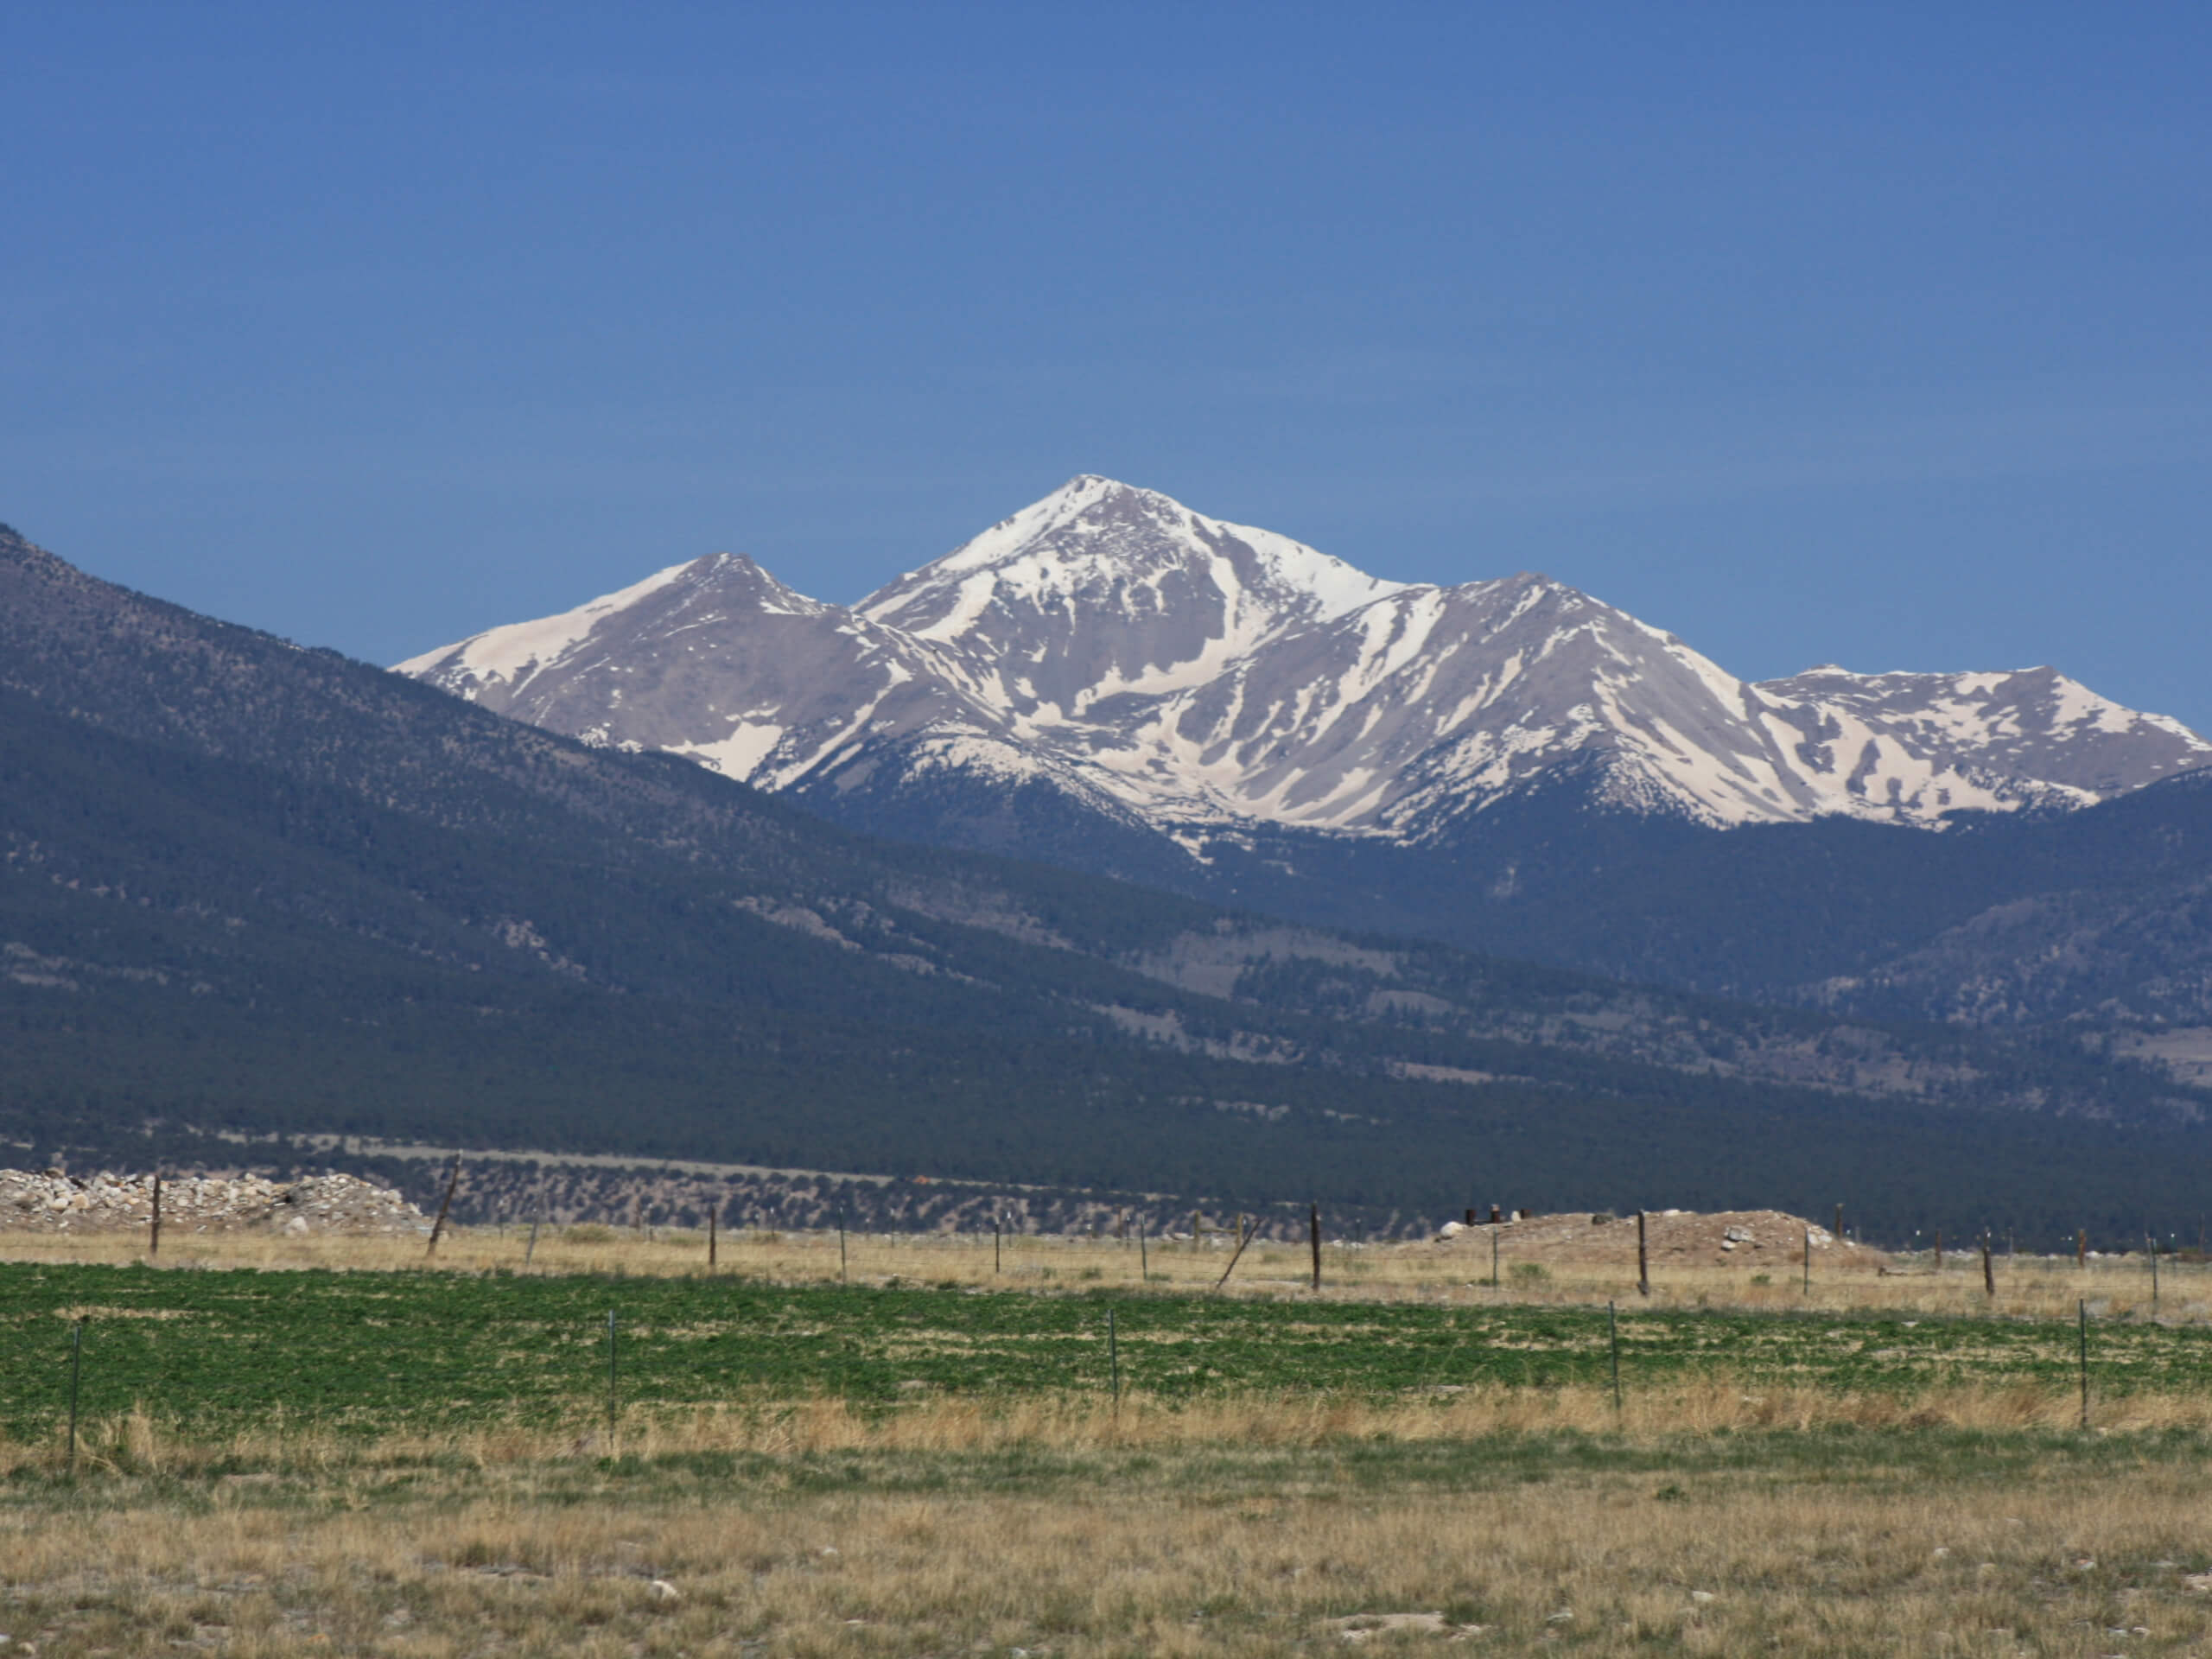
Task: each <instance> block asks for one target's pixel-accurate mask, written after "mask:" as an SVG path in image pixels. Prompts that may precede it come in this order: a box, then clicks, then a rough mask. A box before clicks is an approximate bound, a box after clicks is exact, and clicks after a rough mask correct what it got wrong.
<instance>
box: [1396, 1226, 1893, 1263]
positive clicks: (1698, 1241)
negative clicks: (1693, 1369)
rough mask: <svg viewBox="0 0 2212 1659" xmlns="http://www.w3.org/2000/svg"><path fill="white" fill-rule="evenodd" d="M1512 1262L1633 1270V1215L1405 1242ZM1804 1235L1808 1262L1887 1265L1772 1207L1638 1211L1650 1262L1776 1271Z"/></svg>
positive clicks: (1796, 1256)
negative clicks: (1493, 1240) (1810, 1255)
mask: <svg viewBox="0 0 2212 1659" xmlns="http://www.w3.org/2000/svg"><path fill="white" fill-rule="evenodd" d="M1493 1235H1495V1236H1496V1238H1497V1246H1498V1249H1499V1253H1500V1254H1501V1255H1509V1256H1510V1259H1511V1261H1512V1262H1514V1263H1515V1264H1516V1266H1517V1265H1519V1264H1522V1263H1524V1262H1535V1263H1538V1264H1540V1265H1542V1266H1545V1267H1554V1266H1556V1267H1577V1268H1580V1267H1616V1268H1623V1269H1624V1270H1625V1271H1627V1272H1628V1273H1630V1274H1633V1273H1634V1272H1635V1270H1636V1217H1634V1216H1633V1215H1628V1216H1614V1215H1609V1214H1605V1213H1602V1212H1600V1213H1596V1214H1593V1213H1592V1212H1591V1211H1586V1210H1574V1211H1567V1212H1565V1213H1563V1214H1559V1215H1548V1216H1524V1217H1521V1218H1520V1219H1519V1220H1516V1221H1499V1222H1494V1223H1493V1222H1478V1223H1477V1224H1475V1225H1474V1226H1471V1227H1469V1226H1463V1225H1461V1224H1458V1223H1450V1224H1446V1227H1445V1230H1444V1231H1443V1233H1442V1234H1441V1235H1440V1236H1438V1237H1437V1238H1435V1239H1434V1240H1433V1241H1431V1242H1430V1243H1427V1244H1417V1245H1411V1246H1408V1247H1407V1248H1408V1249H1414V1250H1425V1251H1428V1252H1431V1253H1434V1254H1440V1255H1461V1254H1464V1255H1468V1256H1470V1257H1471V1258H1472V1259H1473V1261H1474V1262H1476V1264H1477V1265H1478V1266H1479V1267H1480V1268H1482V1269H1483V1270H1484V1271H1487V1270H1488V1268H1489V1266H1490V1253H1491V1238H1492V1236H1493ZM1808 1239H1809V1240H1810V1241H1811V1244H1812V1252H1813V1265H1814V1267H1815V1268H1816V1269H1818V1270H1820V1271H1822V1272H1825V1273H1833V1272H1834V1271H1835V1270H1836V1269H1838V1268H1841V1269H1843V1270H1845V1271H1857V1272H1863V1273H1867V1274H1875V1273H1878V1272H1879V1271H1880V1270H1881V1269H1882V1268H1885V1267H1887V1266H1889V1265H1890V1255H1889V1253H1888V1252H1887V1251H1885V1250H1878V1249H1872V1247H1870V1246H1868V1245H1865V1244H1860V1243H1856V1242H1854V1241H1853V1240H1850V1239H1839V1238H1837V1237H1836V1236H1835V1235H1834V1233H1832V1232H1830V1231H1829V1230H1827V1228H1825V1227H1823V1226H1821V1224H1819V1223H1818V1222H1815V1221H1808V1220H1806V1219H1805V1217H1802V1216H1793V1215H1790V1214H1788V1213H1787V1212H1786V1211H1780V1210H1710V1211H1695V1210H1650V1211H1645V1212H1644V1250H1645V1255H1646V1257H1647V1259H1648V1260H1649V1263H1650V1265H1651V1267H1652V1268H1654V1269H1655V1270H1656V1269H1658V1268H1681V1267H1700V1268H1722V1267H1751V1268H1767V1269H1770V1270H1782V1269H1786V1268H1790V1267H1793V1266H1796V1265H1798V1264H1800V1263H1802V1262H1803V1260H1804V1256H1805V1249H1806V1242H1807V1240H1808Z"/></svg>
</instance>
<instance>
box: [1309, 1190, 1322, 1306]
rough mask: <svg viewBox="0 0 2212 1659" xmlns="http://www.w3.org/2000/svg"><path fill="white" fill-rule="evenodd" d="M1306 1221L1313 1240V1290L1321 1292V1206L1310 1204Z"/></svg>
mask: <svg viewBox="0 0 2212 1659" xmlns="http://www.w3.org/2000/svg"><path fill="white" fill-rule="evenodd" d="M1306 1225H1307V1227H1308V1228H1309V1229H1310V1230H1311V1231H1312V1234H1313V1288H1314V1289H1316V1290H1319V1289H1320V1288H1321V1206H1320V1205H1318V1204H1309V1205H1306Z"/></svg>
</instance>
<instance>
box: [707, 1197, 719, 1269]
mask: <svg viewBox="0 0 2212 1659" xmlns="http://www.w3.org/2000/svg"><path fill="white" fill-rule="evenodd" d="M720 1209H721V1200H720V1199H718V1198H716V1199H709V1201H708V1204H707V1271H708V1272H709V1273H712V1272H713V1271H714V1270H715V1244H716V1243H717V1242H718V1241H717V1240H716V1239H715V1221H716V1219H717V1217H716V1215H715V1212H716V1211H719V1210H720Z"/></svg>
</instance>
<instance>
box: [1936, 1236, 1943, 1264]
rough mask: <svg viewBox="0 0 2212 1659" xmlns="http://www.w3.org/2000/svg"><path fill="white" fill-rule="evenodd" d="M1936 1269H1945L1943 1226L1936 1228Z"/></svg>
mask: <svg viewBox="0 0 2212 1659" xmlns="http://www.w3.org/2000/svg"><path fill="white" fill-rule="evenodd" d="M1942 1271H1943V1230H1942V1228H1941V1227H1938V1228H1937V1229H1936V1272H1938V1273H1941V1272H1942Z"/></svg>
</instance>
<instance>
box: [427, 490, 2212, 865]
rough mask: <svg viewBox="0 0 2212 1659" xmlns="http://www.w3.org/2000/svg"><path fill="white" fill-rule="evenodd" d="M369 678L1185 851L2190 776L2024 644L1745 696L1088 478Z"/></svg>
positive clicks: (1917, 802)
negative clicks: (1905, 670) (853, 565)
mask: <svg viewBox="0 0 2212 1659" xmlns="http://www.w3.org/2000/svg"><path fill="white" fill-rule="evenodd" d="M398 667H399V671H400V672H403V673H406V674H410V675H412V676H414V677H417V678H420V679H423V680H426V681H428V682H429V683H431V684H433V685H436V686H438V687H440V688H441V689H442V690H448V691H452V692H454V693H455V694H457V695H459V696H463V697H467V698H468V699H470V700H471V701H474V702H480V703H481V704H483V705H484V706H485V707H486V708H490V709H497V710H498V711H499V712H501V713H504V714H507V715H513V716H515V717H517V718H519V719H523V720H527V721H531V723H533V724H535V725H539V726H544V727H548V728H551V729H554V730H556V731H562V732H566V733H568V734H570V735H573V736H577V737H581V738H582V739H584V740H585V741H589V742H594V743H601V744H607V745H610V746H613V747H624V748H650V749H659V750H664V751H668V752H670V753H679V754H683V755H687V756H690V757H691V758H693V759H695V760H698V761H700V762H701V763H702V764H704V765H707V766H712V767H714V768H715V770H717V771H720V772H723V773H724V774H725V775H727V776H729V777H732V778H736V779H742V780H743V781H746V782H748V783H753V784H755V785H760V787H762V788H766V789H771V790H774V791H782V792H797V793H798V794H800V795H801V796H803V797H804V798H815V799H821V800H823V801H825V802H829V801H834V800H835V799H836V798H840V797H850V796H852V795H854V794H855V793H858V792H862V791H867V792H872V793H888V794H892V795H894V796H895V795H897V794H899V792H901V791H908V790H912V789H913V788H914V787H915V786H916V785H918V783H920V782H921V781H922V780H924V779H928V778H930V777H931V775H932V774H948V773H950V774H961V773H965V774H969V775H971V776H975V777H977V778H980V779H988V780H989V783H990V786H991V787H994V788H996V789H1001V790H1004V789H1007V788H1018V787H1021V786H1026V785H1046V786H1048V787H1050V788H1052V789H1053V790H1055V791H1058V792H1059V793H1060V794H1062V795H1063V796H1065V798H1066V799H1067V800H1068V802H1069V803H1070V804H1071V807H1073V808H1075V809H1077V810H1088V811H1090V812H1094V813H1096V814H1099V815H1101V816H1103V817H1109V818H1111V819H1113V820H1115V821H1116V822H1119V823H1132V822H1134V823H1141V824H1143V825H1145V826H1147V827H1148V828H1150V829H1154V830H1155V831H1157V832H1159V833H1160V834H1161V835H1164V836H1168V837H1171V838H1173V839H1175V840H1177V841H1178V842H1180V843H1181V844H1183V845H1185V847H1187V848H1189V849H1192V852H1193V854H1194V855H1200V856H1202V855H1203V849H1204V847H1205V843H1206V842H1207V841H1208V840H1209V839H1210V838H1211V837H1215V836H1223V835H1232V834H1235V833H1236V832H1238V831H1240V830H1249V829H1252V828H1254V827H1255V826H1267V827H1268V828H1276V829H1281V828H1298V829H1317V830H1326V831H1332V832H1335V833H1338V834H1340V835H1344V836H1367V837H1374V838H1377V839H1380V840H1383V841H1388V842H1395V843H1399V844H1404V845H1410V846H1434V845H1440V844H1448V843H1451V842H1455V841H1460V840H1465V839H1466V838H1468V837H1470V836H1478V835H1479V834H1480V833H1481V829H1482V825H1483V822H1484V815H1485V814H1486V813H1487V812H1489V811H1491V810H1493V809H1494V808H1496V807H1497V805H1498V804H1499V803H1500V802H1501V801H1503V800H1504V799H1506V798H1510V797H1516V796H1522V797H1526V796H1529V795H1534V794H1538V793H1541V792H1542V791H1546V790H1550V789H1559V788H1562V787H1572V788H1573V789H1574V790H1575V791H1578V792H1579V793H1581V794H1583V795H1584V796H1585V797H1586V798H1587V799H1588V800H1590V801H1591V802H1592V803H1593V804H1600V805H1603V806H1607V807H1611V808H1614V809H1617V810H1624V811H1627V812H1630V813H1635V814H1641V815H1650V816H1656V817H1674V818H1677V819H1681V820H1684V821H1687V822H1689V823H1696V824H1700V825H1704V826H1708V827H1713V828H1727V827H1733V826H1737V825H1742V824H1748V823H1802V822H1807V821H1809V820H1812V819H1814V818H1816V817H1827V816H1838V815H1840V816H1846V817H1855V818H1862V819H1866V820H1870V821H1875V822H1880V823H1901V824H1909V825H1913V826H1917V827H1932V826H1936V825H1937V824H1940V823H1942V820H1943V818H1944V816H1945V815H1946V814H1948V813H1953V812H1959V811H1965V810H1985V811H1987V810H2021V809H2024V808H2038V807H2040V808H2064V807H2074V806H2081V805H2087V804H2092V803H2094V802H2096V801H2100V800H2104V799H2108V798H2111V797H2113V796H2114V795H2116V794H2120V793H2124V792H2126V791H2129V790H2132V789H2136V788H2139V787H2140V786H2142V785H2145V784H2148V783H2152V782H2155V781H2157V780H2158V779H2162V778H2165V777H2170V776H2172V775H2174V774H2176V773H2177V772H2183V771H2188V770H2190V769H2193V768H2196V767H2200V766H2208V765H2212V742H2208V741H2206V740H2204V739H2203V738H2202V737H2200V736H2198V735H2197V734H2195V733H2193V732H2191V731H2190V730H2189V729H2188V728H2186V727H2184V726H2183V725H2181V724H2180V723H2179V722H2178V721H2173V720H2171V719H2168V718H2166V717H2164V716H2163V715H2148V714H2140V713H2138V712H2136V711H2134V710H2133V709H2124V708H2122V707H2120V705H2118V704H2117V703H2114V702H2111V701H2109V700H2107V699H2106V698H2104V697H2101V696H2097V695H2096V694H2095V693H2094V692H2093V691H2091V690H2088V688H2087V687H2085V686H2083V685H2082V684H2080V683H2077V682H2075V681H2073V680H2070V679H2069V678H2067V677H2065V676H2064V675H2063V674H2060V673H2058V672H2056V671H2054V670H2051V669H2049V668H2033V669H2027V670H2022V671H2012V672H2003V673H1963V674H1961V673H1945V674H1874V675H1865V674H1853V673H1848V672H1847V671H1844V670H1842V669H1840V668H1834V667H1823V668H1816V669H1813V670H1810V671H1808V672H1806V673H1803V674H1800V675H1796V676H1795V677H1791V678H1789V679H1785V680H1773V681H1767V682H1764V683H1758V684H1751V683H1745V682H1744V681H1741V680H1738V679H1737V678H1735V677H1733V676H1732V675H1730V674H1729V673H1727V672H1726V671H1725V670H1723V669H1721V668H1720V667H1719V665H1717V664H1714V663H1713V662H1712V661H1710V660H1709V659H1707V658H1704V657H1701V656H1700V655H1699V654H1698V653H1697V652H1694V651H1693V650H1692V649H1691V648H1690V647H1689V646H1688V645H1685V644H1683V643H1682V642H1681V640H1680V639H1676V638H1675V636H1674V635H1672V634H1669V633H1665V632H1661V631H1660V630H1658V629H1656V628H1654V627H1651V626H1649V625H1647V624H1645V623H1643V622H1640V621H1638V620H1636V619H1635V618H1633V617H1631V616H1629V615H1627V614H1626V613H1624V612H1621V611H1618V610H1616V609H1614V608H1613V607H1611V606H1608V605H1605V604H1603V603H1601V602H1600V601H1597V600H1594V599H1592V598H1591V597H1590V596H1589V595H1588V594H1582V593H1580V592H1578V591H1576V590H1575V589H1573V588H1568V587H1566V586H1564V585H1562V584H1560V583H1559V582H1553V581H1551V580H1549V579H1548V578H1546V577H1544V576H1541V575H1528V574H1522V575H1514V576H1508V577H1504V578H1502V579H1499V580H1496V581H1488V582H1468V583H1465V584H1463V585H1461V586H1458V587H1448V588H1446V587H1436V586H1432V585H1428V584H1408V583H1401V582H1385V581H1382V580H1380V579H1378V578H1376V577H1373V576H1369V575H1363V574H1362V573H1361V572H1359V571H1357V570H1355V569H1352V568H1351V566H1349V565H1347V564H1344V563H1342V562H1341V561H1339V560H1337V559H1334V558H1332V557H1330V556H1328V555H1326V554H1324V553H1319V552H1317V551H1315V550H1313V549H1312V548H1310V547H1306V546H1303V545H1301V544H1300V543H1297V542H1294V541H1292V540H1290V539H1288V538H1287V537H1282V536H1279V535H1276V534H1274V533H1273V532H1271V531H1263V530H1255V529H1251V528H1249V527H1247V526H1243V525H1238V524H1224V523H1222V522H1219V521H1217V520H1215V519H1211V518H1206V517H1205V516H1204V515H1202V514H1199V513H1197V512H1192V511H1191V510H1190V509H1189V508H1187V507H1185V506H1183V505H1181V504H1180V503H1179V502H1176V501H1173V500H1171V499H1169V498H1167V497H1166V496H1164V495H1160V494H1158V493H1154V492H1153V491H1149V490H1142V489H1135V488H1132V487H1130V486H1128V485H1124V484H1119V483H1116V482H1114V481H1112V480H1108V479H1103V478H1094V477H1082V478H1077V479H1074V480H1071V481H1070V482H1069V483H1068V484H1066V485H1065V486H1062V487H1061V488H1060V489H1059V490H1058V491H1056V492H1054V493H1052V494H1051V495H1049V496H1047V497H1046V498H1045V499H1043V500H1041V501H1039V502H1037V503H1035V504H1034V505H1031V506H1028V507H1026V508H1024V509H1023V510H1022V511H1021V512H1018V513H1016V514H1014V516H1013V517H1012V518H1007V519H1006V520H1004V521H1003V522H1001V523H1000V524H995V525H993V526H992V527H991V528H990V529H989V530H987V531H984V532H983V533H982V535H980V536H978V537H976V538H975V539H974V540H972V541H970V542H969V543H966V544H965V545H963V546H962V547H959V548H957V549H956V550H953V551H952V552H950V553H948V554H946V555H945V556H944V557H942V558H939V559H938V560H935V561H934V562H932V563H929V564H925V565H924V566H923V567H921V568H920V569H918V570H915V571H913V572H912V573H911V574H910V575H905V576H901V577H900V578H899V579H898V580H897V581H895V582H892V583H891V584H890V585H889V586H887V587H886V588H882V589H880V590H879V591H878V592H876V593H875V594H871V595H870V596H869V597H868V598H867V599H865V600H862V601H861V602H860V603H859V604H858V605H856V606H854V607H851V608H849V609H848V608H845V607H838V606H834V605H829V604H825V603H823V602H822V601H817V600H812V599H809V598H806V597H804V595H802V594H797V593H795V592H793V591H792V590H791V589H790V588H786V587H785V586H784V585H783V584H781V583H780V582H777V581H776V580H775V578H773V577H772V576H771V575H768V574H767V572H766V571H764V570H762V569H760V567H759V566H758V565H756V564H754V563H753V562H752V561H751V560H749V559H747V558H743V557H736V556H728V555H718V556H711V557H708V558H702V559H698V560H695V561H693V562H692V563H688V564H681V565H675V566H671V567H670V568H668V569H664V570H661V571H659V572H658V573H657V574H655V575H652V576H649V577H647V578H646V579H645V580H644V581H643V582H639V583H637V584H636V585H634V586H632V587H631V588H626V589H624V590H622V591H621V592H620V593H616V594H609V595H607V597H605V598H602V599H599V600H594V601H592V602H590V603H589V604H587V605H584V606H582V607H579V608H578V609H576V610H575V611H571V612H569V613H564V614H563V615H560V616H556V617H548V618H543V619H541V620H537V621H533V622H523V623H517V624H513V625H511V626H505V627H499V628H493V629H492V630H490V631H488V632H484V633H480V634H477V635H475V636H474V637H473V638H471V639H466V640H463V641H461V642H460V643H458V644H456V645H448V646H443V647H441V648H439V649H437V650H435V651H431V652H425V653H423V654H422V655H421V656H418V657H416V658H412V659H410V661H408V662H405V663H402V664H399V665H398Z"/></svg>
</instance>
